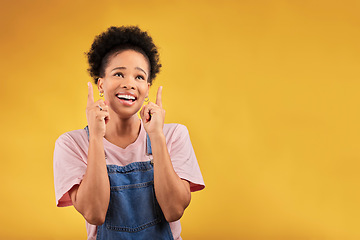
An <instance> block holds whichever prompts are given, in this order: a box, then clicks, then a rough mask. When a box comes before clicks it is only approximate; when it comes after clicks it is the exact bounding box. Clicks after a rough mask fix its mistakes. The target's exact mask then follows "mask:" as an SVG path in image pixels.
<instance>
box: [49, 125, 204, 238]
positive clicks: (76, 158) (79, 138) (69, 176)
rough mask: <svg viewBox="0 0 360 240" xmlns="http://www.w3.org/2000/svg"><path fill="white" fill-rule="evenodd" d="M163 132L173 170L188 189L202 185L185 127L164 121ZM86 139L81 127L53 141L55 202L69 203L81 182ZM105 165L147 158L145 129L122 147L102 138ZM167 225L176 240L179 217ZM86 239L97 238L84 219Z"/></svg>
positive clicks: (84, 161) (194, 189) (93, 227)
mask: <svg viewBox="0 0 360 240" xmlns="http://www.w3.org/2000/svg"><path fill="white" fill-rule="evenodd" d="M163 131H164V135H165V138H166V145H167V148H168V151H169V154H170V158H171V162H172V165H173V167H174V170H175V172H176V173H177V174H178V176H179V177H180V178H182V179H185V180H187V181H189V182H190V189H191V191H198V190H201V189H203V188H204V187H205V185H204V180H203V178H202V175H201V172H200V168H199V165H198V162H197V160H196V156H195V153H194V149H193V147H192V145H191V141H190V136H189V132H188V130H187V128H186V127H185V126H184V125H181V124H165V125H164V130H163ZM88 148H89V141H88V136H87V133H86V131H85V130H84V129H79V130H74V131H71V132H67V133H64V134H63V135H61V136H60V137H59V138H58V139H57V140H56V143H55V150H54V182H55V196H56V205H57V206H58V207H66V206H71V205H72V202H71V199H70V196H69V193H68V191H69V190H70V189H71V188H72V187H73V186H74V185H76V184H80V182H81V181H82V179H83V177H84V174H85V171H86V167H87V153H88ZM104 149H105V153H106V156H107V160H106V164H108V165H109V164H111V165H119V166H125V165H127V164H129V163H132V162H142V161H148V160H150V159H149V157H148V156H147V155H146V131H145V129H144V127H143V124H141V129H140V134H139V136H138V138H137V139H136V141H135V142H134V143H132V144H130V145H129V146H127V147H126V148H125V149H123V148H121V147H118V146H116V145H114V144H112V143H110V142H109V141H107V140H106V139H105V138H104ZM170 228H171V231H172V233H173V236H174V239H175V240H180V239H181V237H180V232H181V225H180V220H178V221H175V222H171V223H170ZM86 229H87V235H88V240H89V239H91V240H92V239H96V231H97V227H96V225H92V224H89V223H88V222H86Z"/></svg>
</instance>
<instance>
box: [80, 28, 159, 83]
mask: <svg viewBox="0 0 360 240" xmlns="http://www.w3.org/2000/svg"><path fill="white" fill-rule="evenodd" d="M125 49H132V50H135V51H137V52H139V53H141V54H143V55H144V56H145V58H147V59H148V61H149V64H150V76H149V78H148V82H149V83H150V85H152V82H153V80H154V79H155V77H156V75H157V74H158V73H159V71H160V68H161V64H160V60H159V53H158V49H157V47H156V46H155V44H154V43H153V40H152V38H151V37H150V36H149V35H148V34H147V32H144V31H141V29H140V28H139V27H137V26H121V27H110V28H108V29H107V30H106V31H105V32H103V33H101V34H100V35H98V36H96V37H95V39H94V42H93V44H92V45H91V48H90V51H89V52H88V53H86V55H87V57H88V62H89V66H90V67H89V69H88V71H89V73H90V76H91V77H92V78H93V79H94V81H95V84H97V81H98V78H99V77H103V76H104V72H105V67H106V65H107V63H108V60H109V56H111V55H112V54H113V53H116V52H119V51H121V50H125Z"/></svg>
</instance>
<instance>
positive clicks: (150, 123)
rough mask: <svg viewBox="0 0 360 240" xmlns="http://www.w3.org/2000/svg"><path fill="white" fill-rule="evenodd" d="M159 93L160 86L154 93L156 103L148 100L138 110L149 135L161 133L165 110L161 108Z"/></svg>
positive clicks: (160, 91) (160, 90)
mask: <svg viewBox="0 0 360 240" xmlns="http://www.w3.org/2000/svg"><path fill="white" fill-rule="evenodd" d="M161 93H162V87H159V89H158V91H157V95H156V104H155V103H153V102H149V103H148V104H147V105H145V106H144V107H143V108H142V109H141V111H140V116H141V119H142V120H143V123H144V128H145V130H146V132H147V133H148V134H149V135H152V134H159V133H160V134H162V133H163V127H164V120H165V110H164V109H163V108H162V101H161Z"/></svg>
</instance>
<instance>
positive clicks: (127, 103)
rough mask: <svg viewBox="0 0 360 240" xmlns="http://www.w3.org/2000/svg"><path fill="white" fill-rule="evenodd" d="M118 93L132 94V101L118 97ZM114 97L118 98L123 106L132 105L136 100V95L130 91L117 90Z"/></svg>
mask: <svg viewBox="0 0 360 240" xmlns="http://www.w3.org/2000/svg"><path fill="white" fill-rule="evenodd" d="M118 95H129V96H133V97H134V98H135V100H134V101H126V100H123V99H120V98H118V97H117V96H118ZM115 96H116V98H117V99H118V100H119V102H120V103H121V104H123V105H125V106H132V105H134V104H135V102H136V100H137V96H136V95H135V94H134V93H131V92H118V93H116V94H115Z"/></svg>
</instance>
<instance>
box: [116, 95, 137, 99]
mask: <svg viewBox="0 0 360 240" xmlns="http://www.w3.org/2000/svg"><path fill="white" fill-rule="evenodd" d="M116 96H117V97H118V98H125V99H127V100H135V97H134V96H131V95H120V94H118V95H116Z"/></svg>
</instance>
